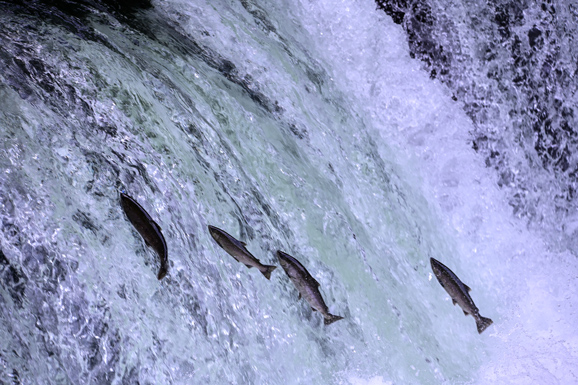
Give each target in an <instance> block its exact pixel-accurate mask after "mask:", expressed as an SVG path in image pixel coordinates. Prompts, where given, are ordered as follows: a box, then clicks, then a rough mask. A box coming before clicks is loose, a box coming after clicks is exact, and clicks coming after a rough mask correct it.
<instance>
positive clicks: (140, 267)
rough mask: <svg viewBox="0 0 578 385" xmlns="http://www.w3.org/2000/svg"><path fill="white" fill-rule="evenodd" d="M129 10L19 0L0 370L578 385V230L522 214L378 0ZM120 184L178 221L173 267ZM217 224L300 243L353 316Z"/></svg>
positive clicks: (91, 377) (138, 377)
mask: <svg viewBox="0 0 578 385" xmlns="http://www.w3.org/2000/svg"><path fill="white" fill-rule="evenodd" d="M111 4H112V2H111ZM111 4H108V3H104V2H103V3H99V2H89V1H81V2H77V3H69V2H66V1H61V2H57V3H50V4H49V3H48V2H47V3H42V2H30V3H28V2H14V3H11V2H1V1H0V9H2V12H1V14H0V26H2V28H0V64H1V66H2V70H1V71H0V103H1V108H0V138H1V141H0V153H1V156H0V229H1V230H0V282H1V285H0V304H1V306H0V383H6V384H28V383H39V384H80V383H94V384H109V383H110V384H133V383H134V384H136V383H140V384H144V383H146V384H149V383H150V384H171V383H172V384H207V383H210V384H220V383H223V384H225V383H227V384H228V383H233V384H279V383H290V384H305V383H306V384H350V383H351V384H367V383H372V384H382V383H385V384H411V383H416V384H432V383H480V384H484V383H492V384H495V383H508V384H510V383H520V384H527V383H536V384H550V383H552V384H555V383H561V384H570V383H576V382H578V378H577V375H578V374H577V373H576V369H575V368H576V363H577V358H578V335H577V334H576V333H575V327H574V321H575V318H576V317H575V316H576V311H575V307H576V306H575V305H576V301H575V299H574V298H576V295H577V294H578V293H576V281H577V278H578V273H577V271H578V269H577V267H576V258H575V255H574V253H575V250H574V249H573V243H572V242H571V241H570V240H569V238H571V237H569V236H568V237H565V238H563V239H561V240H559V242H558V243H554V241H553V239H554V240H555V239H556V238H555V237H552V236H551V234H552V233H553V232H555V231H556V229H557V228H556V227H555V226H554V227H552V226H551V223H552V221H550V220H544V221H543V222H540V223H543V225H544V226H543V227H540V226H534V227H532V229H530V230H528V229H527V228H526V224H525V223H522V222H521V221H520V220H519V219H518V218H517V217H516V215H514V214H513V213H512V207H511V206H510V204H511V202H512V200H511V196H512V195H511V191H510V190H508V191H504V190H503V189H500V188H499V187H498V186H499V183H498V182H499V181H500V179H499V175H501V172H502V171H505V170H500V169H498V173H495V172H494V171H493V169H489V168H486V165H485V160H484V158H483V157H482V156H480V154H479V153H476V151H475V150H474V149H473V148H472V141H473V140H474V139H475V138H474V137H472V133H475V132H478V131H476V129H477V128H476V127H477V126H475V125H474V124H473V123H472V120H471V114H470V115H468V113H469V111H468V110H467V109H466V110H465V111H464V109H463V105H462V104H460V103H456V102H455V101H454V100H453V99H452V96H455V95H454V90H453V89H452V88H451V86H448V85H447V84H444V83H440V82H439V81H438V80H432V79H431V77H430V73H429V72H428V71H425V70H424V69H423V68H422V64H421V63H420V62H419V61H418V60H415V59H412V58H411V57H410V54H409V49H408V47H407V43H406V37H405V36H404V30H403V29H402V28H401V27H400V26H398V25H396V24H395V23H394V21H393V20H392V19H391V18H390V17H388V16H386V15H385V14H383V13H382V12H381V11H378V10H376V9H375V8H376V7H375V3H374V2H371V1H357V2H356V1H343V2H339V3H336V2H334V1H333V2H332V1H317V2H308V1H302V2H295V1H285V2H278V1H276V2H256V1H240V2H237V1H199V2H188V1H155V2H153V3H152V5H151V6H150V7H149V6H141V7H137V5H136V4H132V5H131V4H128V5H126V7H128V8H126V7H125V8H123V6H118V5H111ZM129 5H130V7H129ZM464 7H465V8H467V7H468V5H467V4H464V5H463V7H462V8H460V7H456V9H455V10H448V11H447V12H456V13H460V12H461V13H460V14H463V9H464ZM567 17H571V16H570V14H569V15H567ZM456 28H463V29H467V26H459V25H458V27H456ZM448 49H451V48H448ZM458 70H459V68H458ZM455 76H463V77H464V78H466V79H470V80H471V79H475V76H478V75H477V74H476V75H475V76H474V75H470V74H469V73H466V72H464V73H460V74H456V75H455ZM572 84H574V83H572ZM571 89H572V88H571V87H568V88H567V90H571ZM568 92H570V91H568ZM568 103H570V104H571V103H573V101H572V100H569V101H568ZM509 150H510V152H511V153H515V152H516V151H517V150H516V149H515V148H510V149H509ZM498 166H499V165H498ZM532 176H534V177H535V178H537V180H536V181H535V182H536V183H535V184H534V185H535V186H541V185H544V184H546V183H547V182H546V181H545V180H544V179H541V178H542V176H543V173H538V172H537V173H535V174H532V173H531V170H530V171H528V170H525V174H524V178H531V177H532ZM526 180H530V179H526ZM564 188H565V187H560V189H564ZM121 191H126V192H127V193H128V194H129V195H131V196H132V197H134V198H135V199H136V200H137V201H138V202H139V203H141V205H142V206H143V207H144V208H145V209H146V210H147V211H148V212H149V213H150V214H151V216H152V217H153V219H154V220H155V221H156V222H157V223H158V224H159V225H160V227H161V228H162V232H163V234H164V236H165V238H166V242H167V246H168V255H169V273H168V275H167V276H166V278H164V279H163V280H161V281H158V280H157V279H156V273H157V271H158V260H157V257H156V254H154V252H153V251H152V250H151V249H150V248H147V247H146V246H145V244H144V242H143V241H142V238H141V237H140V236H139V234H138V233H137V232H136V231H135V230H134V228H133V227H132V225H131V224H130V222H129V221H128V220H127V218H126V216H125V215H124V213H123V211H122V209H121V207H120V201H119V194H120V192H121ZM560 191H562V190H560ZM564 191H565V190H564ZM569 207H570V208H571V207H573V206H571V205H569ZM538 210H544V211H543V214H547V213H548V212H549V211H548V210H549V208H548V209H545V208H544V206H538ZM535 218H539V216H536V217H535ZM569 218H571V216H563V217H562V219H563V220H564V221H566V222H564V223H563V224H562V225H563V226H564V228H565V229H569V228H571V229H575V225H574V226H573V222H572V220H571V219H569ZM207 225H214V226H217V227H219V228H222V229H224V230H225V231H227V232H229V233H230V234H232V235H233V236H235V237H237V238H239V239H241V240H243V241H245V242H246V243H247V248H248V249H249V250H250V251H251V252H252V253H253V254H254V255H255V257H257V258H259V259H260V260H261V262H263V263H266V264H276V265H278V261H277V259H276V257H275V253H276V251H277V250H283V251H285V252H287V253H289V254H291V255H293V256H295V257H296V258H297V259H299V260H300V261H301V262H302V263H303V265H305V266H306V268H307V269H308V270H309V271H310V273H311V274H312V275H313V276H314V277H315V279H316V280H317V281H318V282H319V283H320V287H321V293H322V295H323V297H324V299H325V301H326V303H327V305H328V306H329V309H330V311H331V312H332V313H333V314H338V315H341V316H344V319H343V320H340V321H338V322H335V323H334V324H332V325H329V326H325V325H323V320H322V317H321V315H320V314H318V313H317V312H313V311H312V310H311V308H310V307H309V306H308V305H307V304H306V303H305V302H304V301H302V300H299V299H298V298H297V297H298V293H297V291H296V289H295V287H294V286H293V284H292V283H291V281H290V280H289V278H288V277H287V276H286V275H285V273H284V272H283V271H282V269H281V268H277V269H276V270H275V271H274V272H273V274H272V276H271V280H270V281H269V280H267V279H265V278H264V277H263V275H261V274H260V273H259V272H258V271H255V269H250V270H249V269H247V268H246V267H245V266H243V265H242V264H239V263H238V262H236V261H235V260H234V259H233V258H231V257H230V256H229V255H227V254H226V253H225V252H224V251H223V250H222V249H221V248H220V247H219V246H218V245H217V244H216V243H215V242H214V240H213V239H212V238H211V236H210V234H209V232H208V230H207ZM547 226H551V227H550V228H546V227H547ZM545 234H547V235H545ZM566 234H567V235H570V234H572V232H571V231H570V230H568V231H567V232H566ZM430 257H433V258H436V259H438V260H440V261H442V262H443V263H444V264H446V265H447V266H449V267H450V268H451V269H452V270H453V271H454V272H455V273H456V274H457V275H458V276H459V277H460V278H461V279H462V280H463V281H464V282H465V283H467V284H468V286H470V287H471V288H472V292H471V295H472V297H473V299H474V301H475V302H476V304H477V306H478V307H479V308H480V311H481V313H482V314H483V315H484V316H487V317H490V318H492V319H493V320H494V324H493V325H492V326H490V328H488V329H487V330H486V331H485V332H484V333H483V334H481V335H479V334H478V333H477V332H476V327H475V323H474V321H473V319H472V318H471V317H464V315H463V313H462V312H461V310H460V309H459V308H457V307H454V306H452V303H451V300H450V298H449V297H448V296H447V294H446V292H445V291H444V290H443V288H442V287H441V286H440V285H439V283H438V282H437V281H436V279H435V278H434V277H433V276H432V271H431V268H430V265H429V259H430Z"/></svg>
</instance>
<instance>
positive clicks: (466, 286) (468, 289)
mask: <svg viewBox="0 0 578 385" xmlns="http://www.w3.org/2000/svg"><path fill="white" fill-rule="evenodd" d="M464 288H465V289H466V290H467V291H468V293H469V292H470V291H472V289H470V287H469V286H468V285H466V284H465V283H464Z"/></svg>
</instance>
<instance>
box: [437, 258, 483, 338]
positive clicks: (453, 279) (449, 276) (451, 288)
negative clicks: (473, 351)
mask: <svg viewBox="0 0 578 385" xmlns="http://www.w3.org/2000/svg"><path fill="white" fill-rule="evenodd" d="M430 262H431V268H432V270H433V272H434V274H435V276H436V278H437V279H438V281H439V283H440V284H441V285H442V287H443V288H444V289H446V291H447V292H448V294H449V295H450V297H452V302H453V303H454V305H455V304H458V305H460V307H461V308H462V310H463V311H464V314H465V315H469V314H471V315H472V316H473V317H474V319H475V320H476V326H477V327H478V333H480V334H481V333H482V332H483V331H484V330H486V328H487V327H488V326H490V325H491V324H492V323H493V321H492V320H491V319H489V318H485V317H482V316H481V315H480V311H479V310H478V308H477V307H476V304H475V303H474V301H473V300H472V297H470V294H469V292H470V290H472V289H470V288H469V287H468V286H467V285H466V284H465V283H463V282H462V281H460V279H459V278H458V277H457V276H456V275H455V274H454V273H453V271H451V270H450V269H448V268H447V266H445V265H444V264H443V263H441V262H439V261H438V260H436V259H434V258H430Z"/></svg>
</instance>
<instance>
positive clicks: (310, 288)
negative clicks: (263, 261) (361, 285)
mask: <svg viewBox="0 0 578 385" xmlns="http://www.w3.org/2000/svg"><path fill="white" fill-rule="evenodd" d="M277 258H279V262H280V263H281V266H282V267H283V269H284V270H285V272H286V273H287V275H288V276H289V278H290V279H291V281H293V284H294V285H295V287H296V288H297V291H299V298H301V296H303V298H305V300H306V301H307V302H308V303H309V305H310V306H311V309H313V311H315V310H317V311H319V313H321V314H322V315H323V318H324V320H323V322H324V323H325V325H329V324H332V323H333V322H335V321H339V320H340V319H343V317H341V316H338V315H333V314H331V313H329V308H328V307H327V305H326V304H325V301H323V297H321V293H320V292H319V282H317V281H316V280H315V278H313V277H312V276H311V274H309V272H308V271H307V269H306V268H305V267H304V266H303V265H302V264H301V262H299V261H298V260H296V259H295V258H293V257H292V256H290V255H289V254H287V253H284V252H282V251H281V250H278V251H277Z"/></svg>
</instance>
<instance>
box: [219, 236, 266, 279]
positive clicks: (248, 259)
mask: <svg viewBox="0 0 578 385" xmlns="http://www.w3.org/2000/svg"><path fill="white" fill-rule="evenodd" d="M209 233H211V236H212V237H213V239H214V240H215V242H217V243H218V244H219V246H221V247H222V248H223V249H224V250H225V251H226V252H227V253H229V255H231V256H232V257H233V258H235V259H236V260H237V261H239V262H241V263H242V264H244V265H245V266H247V267H248V268H249V269H250V268H252V267H256V268H257V269H259V271H260V272H261V273H262V274H263V275H264V276H265V278H267V279H271V272H272V271H273V270H275V269H276V268H277V266H270V265H263V264H262V263H261V262H259V260H258V259H257V258H255V257H254V256H253V254H251V253H250V252H249V250H247V248H246V247H245V246H247V245H246V244H245V243H244V242H241V241H239V240H237V239H235V238H233V237H232V236H231V235H229V234H227V233H226V232H224V231H223V230H221V229H219V228H218V227H215V226H211V225H209Z"/></svg>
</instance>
